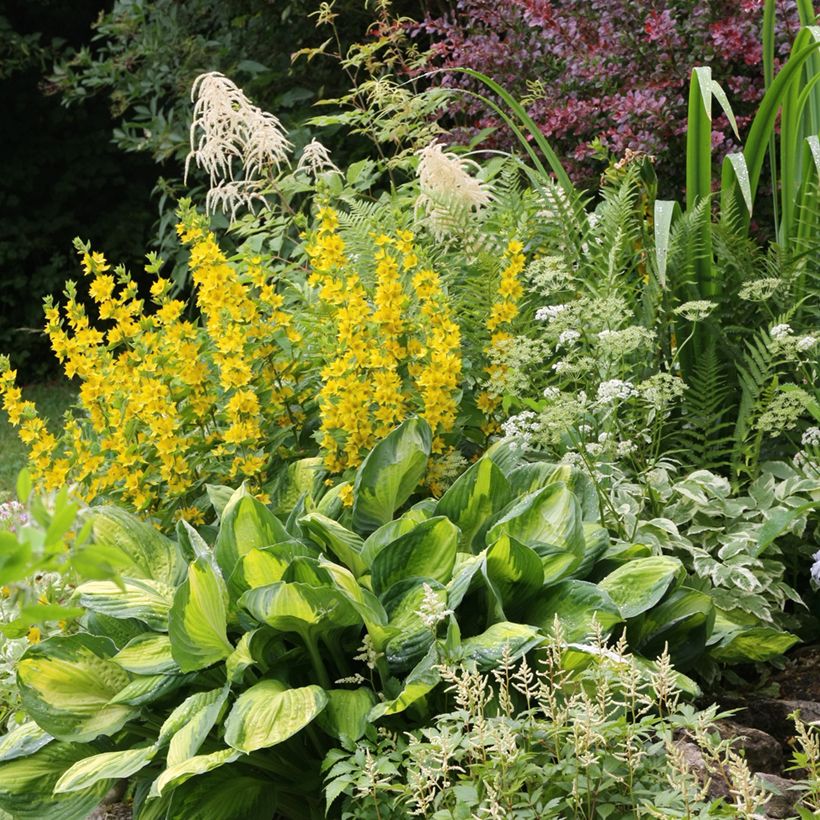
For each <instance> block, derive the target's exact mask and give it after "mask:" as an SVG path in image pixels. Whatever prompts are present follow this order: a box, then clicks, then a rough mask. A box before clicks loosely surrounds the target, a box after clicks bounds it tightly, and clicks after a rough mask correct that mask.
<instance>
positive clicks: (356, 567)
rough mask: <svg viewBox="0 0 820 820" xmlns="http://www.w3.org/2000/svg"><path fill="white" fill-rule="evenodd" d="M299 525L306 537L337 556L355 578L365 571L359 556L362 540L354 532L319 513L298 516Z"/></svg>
mask: <svg viewBox="0 0 820 820" xmlns="http://www.w3.org/2000/svg"><path fill="white" fill-rule="evenodd" d="M299 526H300V527H301V528H302V530H303V531H304V533H305V534H306V535H307V536H308V538H310V539H311V540H312V541H313V542H314V543H316V544H318V545H319V546H320V547H321V548H322V549H323V550H325V551H326V552H330V553H331V554H332V555H334V556H335V557H336V558H338V560H339V561H341V562H342V563H343V564H344V565H345V566H346V567H347V568H348V569H349V570H350V571H351V572H352V573H353V574H354V575H355V576H356V577H357V578H358V577H359V576H360V575H364V573H365V572H367V565H366V564H365V563H364V561H363V560H362V556H361V553H362V547H363V545H364V541H362V539H361V537H360V536H358V535H356V533H355V532H351V531H350V530H349V529H347V528H346V527H343V526H342V525H341V524H339V523H338V522H336V521H334V520H333V519H332V518H326V517H325V516H323V515H320V514H319V513H310V514H309V515H306V516H304V517H303V518H300V519H299Z"/></svg>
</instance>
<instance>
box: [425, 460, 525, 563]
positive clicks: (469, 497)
mask: <svg viewBox="0 0 820 820" xmlns="http://www.w3.org/2000/svg"><path fill="white" fill-rule="evenodd" d="M511 499H512V492H511V489H510V483H509V481H507V478H506V476H505V475H504V473H503V472H502V471H501V469H500V468H499V467H498V466H497V465H496V464H495V463H494V462H493V460H492V459H491V458H488V457H487V456H485V457H484V458H480V459H479V460H478V461H477V462H476V463H475V464H473V465H472V466H471V467H470V468H469V469H468V470H466V471H465V472H464V473H462V474H461V475H460V476H459V477H458V478H457V479H456V480H455V481H454V482H453V484H452V485H451V486H450V487H449V489H448V490H447V492H445V493H444V495H443V496H442V497H441V499H440V500H439V502H438V504H437V506H436V512H435V514H436V515H443V516H446V517H447V518H449V519H450V521H452V522H453V523H454V524H455V525H456V526H457V527H458V528H459V529H460V530H461V541H460V543H459V549H460V550H462V551H464V552H475V551H480V549H481V547H482V546H483V536H484V529H485V528H486V525H487V523H488V522H489V520H490V518H491V517H492V516H493V515H495V514H496V513H497V512H499V511H500V510H502V509H503V508H504V507H506V506H507V504H509V502H510V500H511Z"/></svg>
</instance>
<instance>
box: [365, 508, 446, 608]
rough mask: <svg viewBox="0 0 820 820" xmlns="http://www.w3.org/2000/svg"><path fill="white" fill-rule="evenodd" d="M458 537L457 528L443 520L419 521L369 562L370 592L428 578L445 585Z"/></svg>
mask: <svg viewBox="0 0 820 820" xmlns="http://www.w3.org/2000/svg"><path fill="white" fill-rule="evenodd" d="M458 538H459V530H458V527H456V525H455V524H453V523H452V522H451V521H449V520H448V519H446V518H443V517H441V516H439V517H437V518H429V519H427V520H426V521H422V523H421V524H419V525H418V526H417V527H416V528H415V529H413V530H411V531H410V532H408V533H407V534H406V535H402V536H401V537H399V538H397V539H396V540H395V541H393V543H392V544H388V545H387V546H386V547H385V548H384V549H383V550H382V551H381V552H380V553H379V554H378V555H377V556H376V558H375V559H374V560H373V567H372V578H373V591H374V592H375V593H376V594H377V595H380V594H381V593H383V592H384V591H385V590H387V589H389V588H390V586H391V585H392V584H394V583H396V582H397V581H400V580H402V579H405V578H432V579H433V580H435V581H440V582H441V583H446V582H447V581H449V580H450V577H451V575H452V573H453V565H454V564H455V560H456V551H457V549H458Z"/></svg>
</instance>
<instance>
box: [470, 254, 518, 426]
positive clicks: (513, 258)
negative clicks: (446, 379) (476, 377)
mask: <svg viewBox="0 0 820 820" xmlns="http://www.w3.org/2000/svg"><path fill="white" fill-rule="evenodd" d="M523 250H524V246H523V245H522V244H521V242H519V241H518V240H517V239H512V240H510V242H509V243H508V244H507V247H506V249H505V251H504V255H503V257H502V262H503V265H504V267H503V268H502V270H501V275H500V277H499V282H498V296H497V298H496V300H495V302H494V303H493V306H492V308H491V310H490V315H489V317H488V318H487V330H488V331H489V332H490V341H489V344H488V345H487V347H486V348H485V350H484V352H485V353H487V354H488V355H492V352H493V351H495V350H498V349H500V348H502V347H503V346H504V345H505V344H506V343H508V342H510V341H511V340H512V334H511V333H510V329H511V326H512V322H513V320H514V319H515V318H516V316H518V313H519V306H518V303H519V300H520V299H521V296H522V294H523V293H524V288H523V286H522V285H521V280H520V276H521V273H522V272H523V271H524V265H525V264H526V259H525V257H524V253H523ZM503 368H504V366H503V365H502V364H499V363H491V364H489V365H488V366H487V368H486V373H487V376H488V388H487V390H485V391H483V392H482V393H480V394H479V395H478V397H477V398H476V404H477V406H478V409H479V410H480V411H481V412H482V413H484V415H485V416H488V417H490V416H492V415H493V413H494V412H495V410H496V409H497V408H498V405H499V403H500V400H501V397H500V396H499V395H498V394H497V393H495V392H494V391H493V384H494V383H497V382H499V381H501V377H502V376H503ZM485 427H486V429H485V432H489V431H490V430H491V429H492V427H494V425H493V424H492V422H490V421H489V420H488V424H487V425H485Z"/></svg>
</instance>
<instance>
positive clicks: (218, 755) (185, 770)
mask: <svg viewBox="0 0 820 820" xmlns="http://www.w3.org/2000/svg"><path fill="white" fill-rule="evenodd" d="M241 756H242V755H241V753H240V752H237V751H236V749H219V750H218V751H216V752H211V753H210V754H207V755H197V756H196V757H189V758H186V759H185V760H183V761H181V762H179V763H175V764H174V765H169V766H168V768H167V769H166V770H165V771H164V772H163V773H162V774H161V775H160V776H159V777H158V778H157V779H156V780H155V781H154V782H153V783H152V784H151V790H150V792H149V794H150V796H152V797H160V796H161V795H162V793H163V791H164V790H165V789H166V788H167V787H168V786H178V785H180V784H181V783H184V782H185V781H186V780H189V779H190V778H192V777H196V776H197V775H201V774H206V773H207V772H211V771H213V770H214V769H217V768H219V767H220V766H224V765H225V764H226V763H233V762H234V761H236V760H238V759H239V758H240V757H241ZM189 816H190V815H189ZM202 816H203V817H206V816H207V817H211V816H212V815H202ZM231 816H232V817H236V816H237V815H231Z"/></svg>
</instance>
